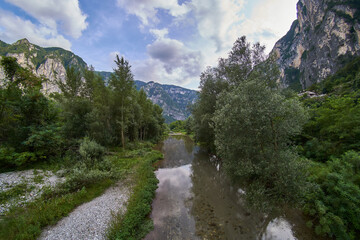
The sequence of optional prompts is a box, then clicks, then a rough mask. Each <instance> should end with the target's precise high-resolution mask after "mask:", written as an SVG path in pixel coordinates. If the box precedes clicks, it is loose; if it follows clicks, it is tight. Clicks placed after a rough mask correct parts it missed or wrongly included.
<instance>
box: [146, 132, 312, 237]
mask: <svg viewBox="0 0 360 240" xmlns="http://www.w3.org/2000/svg"><path fill="white" fill-rule="evenodd" d="M158 147H159V148H160V149H159V150H161V151H162V152H163V153H164V161H162V162H161V163H160V164H159V165H158V166H159V169H158V170H157V171H156V176H157V178H158V179H159V185H158V189H157V191H156V197H155V200H154V202H153V205H152V206H153V211H152V214H151V218H152V219H153V220H154V230H153V231H152V232H151V233H150V234H149V235H148V236H147V237H146V238H145V239H230V240H231V239H261V240H267V239H291V240H292V239H316V238H313V235H312V234H309V232H310V230H309V229H307V228H306V229H305V221H304V220H303V219H300V218H299V217H298V216H299V215H298V214H292V216H297V217H290V218H288V217H287V216H286V217H284V216H285V215H284V214H282V215H278V216H268V215H264V214H262V213H259V212H255V211H250V210H249V209H248V208H247V207H246V206H245V205H244V203H243V200H242V195H243V194H244V191H243V190H241V189H239V188H237V187H233V185H232V184H231V182H230V181H229V180H228V178H227V176H226V175H225V173H224V172H223V171H222V170H221V165H220V164H219V163H218V161H216V159H214V158H209V156H208V155H207V154H205V153H203V152H201V149H200V148H199V147H196V146H194V144H193V142H192V141H191V140H190V139H189V138H188V137H179V136H177V137H169V138H168V139H167V140H166V141H164V143H163V144H161V145H159V146H158ZM290 215H291V214H290ZM288 219H291V220H294V219H295V221H292V222H296V223H297V222H299V224H298V223H297V224H295V225H294V224H290V222H289V221H288ZM293 229H295V230H296V231H293ZM296 232H299V233H300V234H299V235H300V237H299V236H298V235H297V234H296ZM304 232H306V234H302V233H304ZM303 235H304V237H303Z"/></svg>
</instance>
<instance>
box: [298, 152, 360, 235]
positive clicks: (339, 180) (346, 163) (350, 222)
mask: <svg viewBox="0 0 360 240" xmlns="http://www.w3.org/2000/svg"><path fill="white" fill-rule="evenodd" d="M359 160H360V154H359V153H356V152H354V151H349V152H347V153H345V154H344V155H342V156H341V157H340V158H332V159H331V160H330V161H328V162H327V163H326V164H321V163H313V166H312V167H311V168H310V172H311V174H310V179H309V180H310V181H311V182H312V183H313V184H314V188H313V191H311V192H309V193H308V194H307V196H306V204H305V213H307V214H308V215H310V216H312V217H313V219H312V221H309V223H308V225H310V226H313V227H314V228H315V231H316V233H317V234H319V235H328V236H330V237H334V238H336V239H359V238H360V235H359V233H360V218H359V216H360V207H359V206H360V188H359V185H358V183H356V182H357V181H358V179H359V174H355V173H356V171H358V164H359Z"/></svg>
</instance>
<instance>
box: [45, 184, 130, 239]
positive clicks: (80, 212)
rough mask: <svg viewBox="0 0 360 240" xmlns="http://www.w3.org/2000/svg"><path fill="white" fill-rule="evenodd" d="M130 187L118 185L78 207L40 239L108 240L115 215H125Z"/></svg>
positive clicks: (48, 229) (46, 230)
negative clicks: (107, 235)
mask: <svg viewBox="0 0 360 240" xmlns="http://www.w3.org/2000/svg"><path fill="white" fill-rule="evenodd" d="M129 196H130V187H128V186H125V185H124V184H122V183H120V182H119V183H117V184H116V185H115V186H113V187H110V188H109V189H107V190H106V191H105V193H104V194H103V195H101V196H99V197H97V198H95V199H93V200H92V201H90V202H88V203H85V204H83V205H81V206H79V207H77V208H76V209H75V210H74V211H73V212H71V213H70V214H69V216H67V217H65V218H63V219H62V220H60V221H59V222H58V223H57V224H56V225H55V226H50V227H48V228H46V229H45V230H44V231H43V232H42V234H41V236H40V238H39V239H41V240H53V239H54V240H55V239H68V240H72V239H74V240H75V239H76V240H78V239H94V240H95V239H96V240H103V239H106V229H107V227H108V226H109V224H110V222H111V219H112V218H113V215H114V214H117V213H118V212H119V211H121V213H124V212H125V210H126V203H127V201H128V199H129Z"/></svg>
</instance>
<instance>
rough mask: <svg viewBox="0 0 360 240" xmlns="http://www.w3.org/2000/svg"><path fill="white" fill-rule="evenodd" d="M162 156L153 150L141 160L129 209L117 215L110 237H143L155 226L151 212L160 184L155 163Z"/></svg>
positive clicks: (111, 227)
mask: <svg viewBox="0 0 360 240" xmlns="http://www.w3.org/2000/svg"><path fill="white" fill-rule="evenodd" d="M161 158H163V156H162V154H161V153H160V152H158V151H152V152H150V153H148V154H146V155H145V156H144V157H143V159H141V161H139V164H138V166H137V167H136V171H135V173H134V179H135V180H136V183H135V187H134V192H133V194H132V196H131V197H130V200H129V204H128V207H127V211H126V213H125V215H121V214H118V215H117V216H115V218H114V220H113V222H112V224H111V226H110V228H109V229H108V238H109V239H118V240H120V239H127V240H135V239H142V238H144V237H145V236H146V234H147V233H148V232H149V231H150V230H151V229H152V228H153V222H152V220H151V219H150V218H149V214H150V213H151V203H152V201H153V198H154V197H155V190H156V188H157V184H158V180H157V178H156V176H155V173H154V168H153V163H154V162H156V161H158V160H160V159H161Z"/></svg>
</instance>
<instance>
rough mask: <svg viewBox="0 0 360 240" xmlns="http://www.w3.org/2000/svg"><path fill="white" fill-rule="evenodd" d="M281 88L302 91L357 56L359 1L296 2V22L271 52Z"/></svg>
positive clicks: (359, 23)
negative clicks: (276, 63)
mask: <svg viewBox="0 0 360 240" xmlns="http://www.w3.org/2000/svg"><path fill="white" fill-rule="evenodd" d="M272 52H273V53H275V54H276V55H277V57H278V63H279V66H280V70H281V73H282V79H281V83H282V84H283V86H284V87H291V88H293V89H296V90H300V89H305V88H307V87H309V86H310V85H312V84H313V83H316V82H320V81H322V80H323V79H324V78H326V77H327V76H329V75H331V74H334V73H335V72H336V71H337V70H339V69H340V68H341V67H343V66H344V65H345V64H346V63H347V62H348V61H349V60H351V59H352V58H354V57H355V56H359V55H360V2H359V0H336V1H335V0H300V1H299V2H298V3H297V20H295V21H294V22H293V24H292V26H291V28H290V30H289V32H288V33H287V34H286V35H285V36H284V37H283V38H281V39H280V40H279V41H278V42H277V43H276V44H275V47H274V49H273V50H272Z"/></svg>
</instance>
